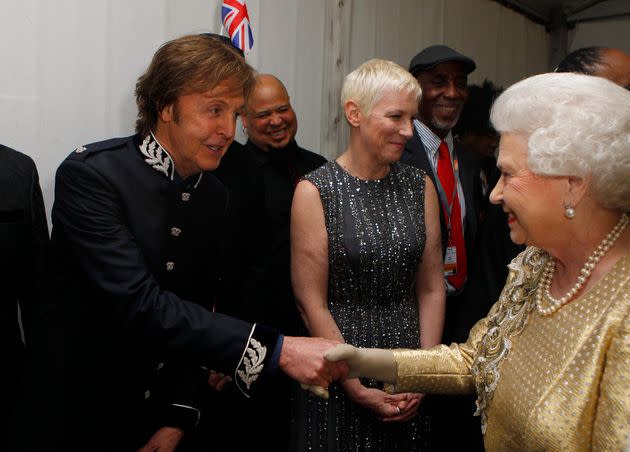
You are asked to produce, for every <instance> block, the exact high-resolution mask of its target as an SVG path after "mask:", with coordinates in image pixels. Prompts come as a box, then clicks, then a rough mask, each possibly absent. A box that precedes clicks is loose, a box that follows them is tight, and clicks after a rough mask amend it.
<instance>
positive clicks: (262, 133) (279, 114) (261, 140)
mask: <svg viewBox="0 0 630 452" xmlns="http://www.w3.org/2000/svg"><path fill="white" fill-rule="evenodd" d="M242 121H243V124H244V125H245V127H246V128H247V135H248V136H249V139H250V140H252V142H253V143H254V144H255V145H256V146H258V147H259V148H260V149H262V150H263V151H269V150H270V149H281V148H284V147H285V146H287V145H288V144H289V143H290V142H291V140H293V139H294V138H295V134H296V133H297V118H296V117H295V111H294V110H293V107H291V103H290V101H289V95H288V94H287V92H286V90H285V89H284V87H283V86H282V85H281V84H280V83H276V82H268V83H265V84H260V85H256V87H255V89H254V91H253V92H252V93H251V95H250V97H249V99H248V101H247V108H246V111H245V115H243V117H242Z"/></svg>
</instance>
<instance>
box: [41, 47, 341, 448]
mask: <svg viewBox="0 0 630 452" xmlns="http://www.w3.org/2000/svg"><path fill="white" fill-rule="evenodd" d="M252 84H253V71H252V69H251V68H250V67H249V66H248V65H247V63H246V62H245V60H244V59H243V58H242V56H240V55H239V54H238V52H237V51H236V50H235V49H234V48H233V47H231V46H230V45H228V44H226V43H225V42H222V41H221V40H218V39H215V38H214V37H212V36H209V35H196V36H184V37H182V38H178V39H175V40H173V41H170V42H167V43H166V44H164V45H163V46H162V47H160V49H159V50H158V51H157V52H156V53H155V55H154V56H153V59H152V61H151V63H150V65H149V67H148V69H147V71H146V72H145V73H144V74H143V75H142V76H141V77H140V78H139V79H138V82H137V84H136V102H137V104H138V112H139V113H138V121H137V123H136V132H137V134H136V135H134V136H131V137H128V138H119V139H112V140H108V141H104V142H100V143H95V144H92V145H86V146H79V147H78V148H77V149H76V150H75V151H74V152H72V153H71V155H70V156H69V157H68V158H67V159H66V160H65V161H64V162H63V163H62V164H61V166H60V167H59V169H58V171H57V177H56V187H55V205H54V208H53V213H52V221H53V230H52V237H51V255H52V262H54V264H55V265H54V266H52V267H53V268H52V269H51V273H52V278H51V279H52V281H53V284H52V288H51V294H52V295H53V296H54V297H55V298H54V300H55V301H54V307H55V311H54V316H51V318H50V319H49V323H50V324H54V325H55V326H56V328H57V330H58V331H57V333H59V337H61V338H62V339H61V344H60V346H58V347H57V348H58V349H61V350H62V352H63V353H61V356H60V360H61V364H59V369H58V370H59V372H60V375H57V376H56V377H55V378H57V379H58V381H57V382H56V383H58V384H57V385H49V386H48V387H47V390H49V391H53V393H52V394H48V396H47V397H48V402H47V408H49V409H50V411H49V412H47V413H46V414H47V419H46V420H47V421H49V422H50V423H52V424H49V426H48V427H47V429H48V431H47V433H48V434H49V436H50V437H51V439H50V440H47V439H46V437H45V436H43V437H40V438H38V441H39V442H40V444H39V445H38V447H37V450H50V449H53V450H55V449H56V450H106V451H110V450H116V451H118V450H137V449H138V448H140V447H143V446H144V447H143V450H156V449H158V448H159V450H174V449H175V447H177V446H178V444H179V442H180V440H181V437H182V431H183V427H186V426H190V425H195V424H196V422H197V421H198V417H199V411H198V410H197V409H196V408H195V406H194V405H193V404H192V403H190V402H189V401H192V399H194V394H191V393H190V392H189V391H188V390H189V389H190V385H189V382H190V381H192V380H191V379H195V378H197V377H198V375H199V374H198V371H199V368H200V366H204V367H206V368H208V369H214V370H217V371H219V372H222V373H225V374H228V375H231V376H232V377H233V378H234V381H235V384H236V385H237V386H238V387H239V389H240V390H241V391H242V392H243V393H244V394H246V395H247V396H255V394H256V392H257V391H259V390H260V389H259V388H260V387H263V388H264V387H265V382H266V381H268V380H270V379H271V378H272V377H273V376H274V374H276V373H278V372H279V370H278V369H280V370H282V371H283V372H284V373H286V374H288V375H289V376H290V377H292V378H294V379H296V380H298V381H300V382H301V383H304V384H306V385H309V386H319V387H322V388H326V387H327V386H328V385H329V384H330V382H331V381H332V380H333V379H337V378H340V377H342V376H343V375H344V373H345V369H344V366H341V367H330V366H327V365H326V363H325V361H324V360H323V356H322V355H323V352H324V350H325V349H327V348H329V347H330V345H331V344H332V342H331V341H326V340H323V339H315V338H297V337H290V336H283V335H281V334H280V333H279V332H278V331H276V330H275V329H273V328H270V327H266V326H263V325H252V324H249V323H246V322H243V321H240V320H237V319H234V318H232V317H228V316H225V315H221V314H218V313H213V312H212V311H211V308H212V300H213V296H214V291H215V282H216V279H217V278H218V276H219V275H220V273H221V263H220V262H219V261H218V260H217V255H218V254H217V250H218V246H219V243H220V241H221V239H222V238H221V235H220V231H221V222H222V219H223V215H224V213H225V210H226V205H227V197H226V192H225V189H224V187H223V185H222V184H221V183H220V182H219V181H218V179H216V178H215V177H214V176H213V175H212V174H211V173H209V172H208V171H211V170H214V169H216V167H217V166H218V165H219V162H220V160H221V157H222V156H223V154H224V153H225V151H226V150H227V149H228V147H229V146H230V144H231V143H232V141H233V138H234V132H235V122H236V118H237V116H238V114H239V113H240V111H241V109H242V107H243V103H244V97H245V95H246V94H247V93H248V92H249V90H250V89H251V87H252ZM164 363H166V364H164ZM165 372H167V374H168V375H166V376H165V375H163V374H164V373H165ZM160 379H161V380H166V381H167V384H163V383H161V384H157V385H154V383H155V381H156V380H160ZM180 383H183V384H180ZM193 386H194V385H193ZM55 402H59V403H58V404H57V403H55ZM52 415H54V416H52ZM156 427H162V428H158V429H157V430H156ZM184 439H185V438H184Z"/></svg>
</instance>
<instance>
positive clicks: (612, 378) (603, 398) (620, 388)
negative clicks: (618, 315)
mask: <svg viewBox="0 0 630 452" xmlns="http://www.w3.org/2000/svg"><path fill="white" fill-rule="evenodd" d="M628 447H630V313H628V314H627V315H626V318H625V319H624V321H623V325H622V328H621V329H620V331H619V332H618V334H616V335H615V337H613V338H612V341H611V343H610V348H609V349H608V353H606V366H605V368H604V374H603V375H602V379H601V382H600V388H599V399H598V402H597V413H596V415H595V423H594V425H593V444H592V449H593V450H595V451H598V450H601V451H604V450H626V448H628Z"/></svg>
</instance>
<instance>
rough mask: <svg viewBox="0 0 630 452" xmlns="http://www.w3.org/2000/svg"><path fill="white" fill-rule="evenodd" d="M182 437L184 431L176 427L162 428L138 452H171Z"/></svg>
mask: <svg viewBox="0 0 630 452" xmlns="http://www.w3.org/2000/svg"><path fill="white" fill-rule="evenodd" d="M183 437H184V431H183V430H182V429H180V428H176V427H162V428H161V429H159V430H158V431H157V432H155V433H154V434H153V436H152V437H151V439H149V442H148V443H146V444H145V445H144V447H142V449H139V450H138V452H173V451H174V450H175V449H176V448H177V445H178V444H179V442H180V441H181V440H182V438H183Z"/></svg>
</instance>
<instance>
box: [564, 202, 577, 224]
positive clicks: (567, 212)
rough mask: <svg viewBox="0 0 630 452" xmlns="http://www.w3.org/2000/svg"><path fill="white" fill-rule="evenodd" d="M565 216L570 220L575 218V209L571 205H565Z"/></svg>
mask: <svg viewBox="0 0 630 452" xmlns="http://www.w3.org/2000/svg"><path fill="white" fill-rule="evenodd" d="M564 216H565V217H567V218H568V219H569V220H570V219H571V218H573V217H575V209H574V208H573V207H571V204H569V203H564Z"/></svg>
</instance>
